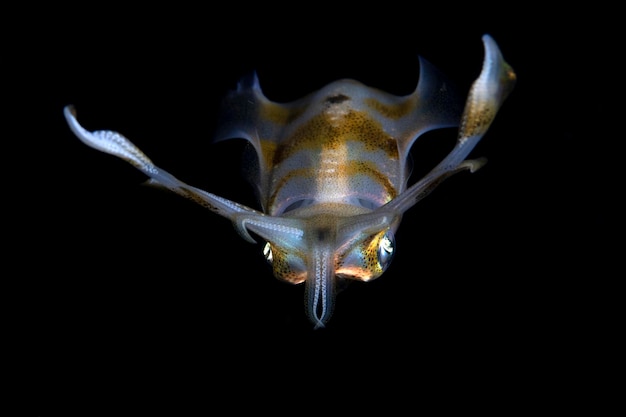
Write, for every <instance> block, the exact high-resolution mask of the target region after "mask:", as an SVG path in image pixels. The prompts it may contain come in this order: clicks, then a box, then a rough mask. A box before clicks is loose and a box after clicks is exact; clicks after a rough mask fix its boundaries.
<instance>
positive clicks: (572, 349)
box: [4, 4, 623, 409]
mask: <svg viewBox="0 0 626 417" xmlns="http://www.w3.org/2000/svg"><path fill="white" fill-rule="evenodd" d="M220 7H224V8H223V9H219V10H211V9H208V10H204V9H200V8H189V9H186V8H184V7H183V6H182V5H181V6H176V7H172V6H168V7H156V6H151V7H150V8H149V9H144V10H142V11H134V10H133V9H130V8H128V9H127V8H120V7H115V6H112V5H105V4H101V5H94V6H92V7H90V8H89V9H80V8H73V7H70V6H69V5H68V6H65V8H60V9H54V10H50V11H49V12H50V13H51V15H50V16H48V15H47V11H45V10H38V11H37V13H36V16H31V15H29V14H28V13H26V14H24V15H20V17H21V18H24V20H25V22H26V23H25V25H24V26H22V27H21V30H20V31H16V32H13V33H12V37H11V38H7V39H12V40H14V41H11V42H8V43H9V45H8V52H10V53H15V57H14V58H11V59H8V60H7V61H6V66H7V67H9V68H10V69H16V70H17V72H16V73H15V74H14V75H13V74H12V76H11V77H7V79H6V80H5V83H6V84H7V89H10V90H12V91H13V92H18V95H17V98H15V99H14V100H11V101H10V102H9V106H10V107H11V110H13V111H15V113H13V112H10V113H8V115H9V118H8V119H7V121H6V122H7V123H8V125H14V126H17V129H16V130H15V131H14V132H13V133H11V135H10V136H9V137H8V140H9V143H10V144H15V145H17V147H16V149H15V150H14V149H13V147H12V146H9V147H7V148H5V152H6V153H5V155H4V156H5V162H6V164H5V166H7V167H10V169H11V171H10V175H7V176H5V179H6V187H7V192H8V193H9V195H10V198H9V199H8V201H9V203H7V206H9V208H14V209H15V211H11V214H10V215H9V216H8V217H7V218H6V229H7V232H6V234H5V236H6V237H7V243H8V248H7V250H5V256H6V259H7V260H8V262H7V265H8V266H9V267H8V268H7V269H6V276H5V279H6V280H7V281H8V282H9V283H10V284H11V287H10V290H9V291H7V292H6V293H5V296H6V297H7V299H8V301H9V302H10V303H7V305H10V306H11V308H10V309H9V312H8V313H7V315H6V316H5V318H6V321H7V324H8V326H7V329H8V330H7V334H9V335H10V337H9V339H10V340H11V342H12V344H14V345H15V346H16V347H17V349H16V354H15V355H16V356H15V361H14V362H15V363H17V364H18V367H19V368H20V372H19V374H20V375H21V376H22V377H24V381H25V382H24V383H23V385H22V384H21V383H18V384H16V386H18V387H24V389H25V390H26V391H28V392H31V391H29V390H30V389H31V388H32V387H36V388H37V390H36V391H32V392H36V394H34V395H33V396H32V397H31V398H30V400H28V401H29V402H28V404H34V405H37V406H40V407H42V409H46V408H49V409H54V408H55V407H65V406H71V405H72V404H71V401H70V398H71V394H68V392H73V393H77V394H76V395H77V396H79V397H81V398H88V399H92V400H91V401H88V402H87V404H88V406H93V407H95V408H98V407H99V404H101V403H102V402H105V403H106V401H103V398H109V399H110V400H111V401H115V400H117V399H119V398H126V397H135V396H136V395H143V394H138V393H139V392H140V391H141V392H143V391H144V390H145V391H146V392H152V393H157V394H158V393H160V392H162V393H163V395H165V396H167V395H166V394H169V395H173V392H180V393H183V395H184V396H185V397H187V398H188V400H189V403H190V404H196V403H197V402H200V403H201V402H202V401H199V400H204V399H205V398H208V397H205V396H210V398H211V401H218V402H223V401H225V400H224V399H223V398H220V396H217V397H216V396H215V395H216V392H217V393H219V392H225V393H244V392H245V393H252V392H254V391H256V390H257V389H259V390H260V389H265V388H263V387H266V386H269V388H270V389H272V390H273V392H274V394H275V395H276V396H277V398H279V399H280V398H287V397H290V396H297V397H298V398H300V399H301V400H302V401H309V400H311V399H313V398H318V399H320V400H321V401H322V404H323V403H324V401H329V399H330V398H333V397H337V396H339V397H341V396H342V395H343V394H339V393H338V392H341V391H336V390H344V389H353V390H354V391H351V392H353V393H357V392H363V393H371V394H372V397H371V398H370V397H368V398H367V399H368V401H370V402H371V403H372V405H384V404H387V405H389V404H388V403H387V402H388V401H391V402H394V403H404V404H407V403H410V402H412V401H413V399H412V398H415V399H416V401H417V397H413V396H416V395H418V393H420V394H419V395H426V396H429V395H430V394H431V393H432V395H433V396H436V397H439V396H441V397H442V398H444V397H446V395H447V393H449V392H455V393H456V392H457V391H456V389H458V390H459V392H466V390H467V392H469V391H471V390H472V389H475V388H476V384H477V381H478V380H480V381H483V382H481V383H480V384H479V385H480V386H481V387H483V388H484V390H485V391H489V392H497V393H498V395H497V396H498V397H499V398H500V399H504V400H505V402H506V403H507V404H508V405H509V406H511V405H515V406H516V407H528V408H529V409H530V408H532V407H533V406H532V405H531V404H534V401H535V400H540V399H542V398H547V397H550V396H553V395H555V394H554V391H555V390H556V388H557V387H562V386H563V384H566V385H567V386H571V387H573V388H577V387H578V385H579V382H580V384H583V383H584V382H583V381H584V380H586V377H583V376H582V375H588V373H591V374H593V373H594V370H595V369H596V366H597V367H599V368H602V367H603V366H604V365H603V364H602V363H603V362H602V360H604V359H605V358H606V356H605V355H603V354H600V353H599V352H604V350H605V348H606V349H610V347H611V346H612V342H611V333H610V332H607V327H608V326H607V324H606V323H607V322H608V321H609V319H611V318H612V317H613V316H614V315H615V312H616V310H617V304H616V303H614V301H613V297H612V295H613V291H614V290H613V286H614V285H615V284H614V282H615V280H616V275H619V272H616V270H614V269H613V268H612V267H610V266H609V262H610V261H611V260H612V258H613V255H614V254H617V249H618V248H619V246H618V243H615V242H614V241H612V240H611V239H612V237H615V238H617V237H619V234H618V232H617V231H615V229H614V228H615V227H616V224H615V223H614V221H613V216H612V214H615V213H616V211H617V210H616V209H615V205H614V199H615V197H614V196H615V195H616V194H617V192H618V191H620V190H621V188H620V189H618V188H617V185H615V184H616V183H617V182H616V181H614V179H615V178H616V177H615V176H613V168H616V165H615V164H614V163H612V162H611V161H613V160H614V157H615V156H616V149H617V145H616V144H615V142H616V141H617V140H618V138H617V137H616V136H615V134H612V133H610V131H609V130H610V129H611V130H612V126H613V125H614V121H615V120H616V121H617V123H619V118H617V119H615V118H612V117H611V116H610V115H609V114H610V113H611V110H612V108H613V104H611V103H612V101H611V100H610V99H609V98H611V97H614V99H616V100H618V101H619V100H621V98H620V97H619V95H617V94H616V93H615V86H616V84H618V83H616V82H615V79H614V78H615V77H616V76H617V74H616V72H619V71H618V70H617V67H616V64H615V63H614V62H613V59H612V58H611V57H612V55H611V49H610V47H609V44H610V43H611V42H612V41H614V40H615V39H616V38H614V36H615V35H613V34H614V33H617V31H616V28H614V27H613V26H612V25H611V23H610V19H609V20H607V19H606V17H607V15H606V13H608V15H609V16H610V12H607V11H605V10H604V11H602V12H601V13H600V12H593V11H590V10H582V9H581V10H575V9H568V10H567V11H562V13H559V14H554V13H553V14H546V12H545V11H542V10H541V9H536V8H530V6H527V8H522V7H521V5H510V6H503V9H494V10H492V11H491V12H489V13H487V12H486V11H485V10H474V9H468V10H454V8H455V7H454V6H450V7H449V10H447V7H443V8H442V9H440V10H430V9H428V8H426V9H423V8H422V7H421V6H420V5H413V6H412V7H411V8H407V7H402V8H398V7H394V6H392V5H389V6H387V5H378V6H377V7H376V9H371V10H370V9H367V8H360V9H356V10H349V11H347V12H346V11H338V10H333V9H322V8H321V7H320V8H319V9H317V8H316V9H315V10H311V8H310V7H307V6H295V5H294V6H290V7H289V8H287V9H279V10H276V11H274V10H273V9H271V8H268V9H266V8H264V7H260V6H259V7H254V8H251V7H250V6H244V5H230V6H226V5H220ZM52 14H54V15H55V17H54V18H52V17H51V16H52ZM26 16H31V17H28V18H27V17H26ZM594 25H595V26H594ZM614 30H615V32H614ZM485 33H489V34H490V35H491V36H492V37H493V38H494V39H495V40H496V42H497V43H498V45H499V47H500V49H501V51H502V53H503V55H504V57H505V59H506V60H507V61H508V62H509V64H511V66H512V67H513V68H514V69H515V71H516V73H517V76H518V82H517V85H516V87H515V90H514V91H513V92H512V94H511V95H510V96H509V98H508V99H507V101H506V102H505V104H504V105H503V107H502V108H501V110H500V113H499V114H498V116H497V118H496V120H495V122H494V123H493V125H492V127H491V128H490V130H489V131H488V133H487V134H486V135H485V137H484V138H483V140H482V141H481V142H480V143H479V145H478V146H477V147H476V149H475V151H474V152H473V153H472V156H477V157H478V156H485V157H487V158H488V160H489V162H488V163H487V165H486V166H485V167H484V168H482V169H481V170H480V171H478V172H476V173H475V174H471V175H470V174H467V173H464V174H459V175H458V176H455V177H452V178H451V179H449V180H448V181H447V182H445V183H444V184H442V185H441V186H440V187H439V188H438V189H436V190H435V192H433V194H431V195H430V196H429V197H428V198H427V199H425V200H423V201H422V202H420V203H419V204H418V205H416V206H415V207H413V208H412V209H411V210H409V211H408V212H407V213H406V214H405V216H404V219H403V222H402V224H401V226H400V229H399V231H398V233H397V254H396V257H395V259H394V261H393V263H392V265H391V267H390V268H389V270H388V271H387V272H386V273H385V274H384V275H383V276H382V277H381V278H379V279H378V280H376V281H373V282H370V283H364V284H361V283H355V284H353V285H352V286H350V287H349V288H348V289H347V290H345V291H344V292H342V293H341V294H339V296H338V298H337V307H336V311H335V314H334V316H333V317H332V319H331V320H330V322H329V323H328V326H327V328H325V329H322V330H313V328H312V325H311V323H309V322H308V320H307V319H306V316H305V312H304V307H303V287H301V286H291V285H288V284H285V283H282V282H279V281H277V280H276V279H275V278H274V277H273V275H272V272H271V270H270V268H269V266H268V265H267V264H266V262H265V260H264V259H263V256H262V253H261V250H262V245H261V244H260V243H259V244H257V245H252V244H249V243H247V242H245V241H244V240H243V239H241V237H240V236H239V235H238V234H237V233H236V231H235V230H234V228H233V227H232V225H231V224H230V223H229V222H228V221H227V220H225V219H223V218H220V217H218V216H217V215H215V214H213V213H211V212H208V211H206V210H204V209H202V208H201V207H199V206H196V205H194V204H193V203H191V202H189V201H187V200H184V199H182V198H180V197H178V196H176V195H173V194H168V193H165V192H160V191H157V190H154V189H150V188H146V187H141V186H140V184H141V183H142V182H143V181H144V179H145V177H144V176H143V175H142V174H141V173H139V172H138V171H136V170H135V169H134V168H132V167H131V166H130V165H128V164H126V163H125V162H123V161H121V160H119V159H117V158H114V157H112V156H109V155H105V154H102V153H99V152H97V151H95V150H93V149H90V148H88V147H86V146H85V145H84V144H82V143H81V142H80V141H79V140H78V139H77V138H76V137H75V136H74V135H73V134H72V133H71V132H70V130H69V128H68V127H67V125H66V123H65V120H64V118H63V114H62V110H63V106H65V105H66V104H74V105H75V106H76V108H77V111H78V118H79V121H80V122H81V123H82V124H83V126H85V127H86V128H87V129H89V130H100V129H107V130H116V131H118V132H120V133H122V134H124V135H125V136H126V137H128V138H129V139H131V140H132V141H133V142H134V143H135V144H136V145H137V146H138V147H139V148H141V149H142V150H143V151H144V152H145V153H146V154H147V155H148V156H149V157H150V158H151V159H152V160H153V161H154V162H155V163H156V164H157V165H158V166H160V167H162V168H164V169H166V170H168V171H169V172H171V173H173V174H174V175H176V176H177V177H178V178H180V179H181V180H183V181H185V182H187V183H189V184H192V185H195V186H197V187H199V188H202V189H205V190H207V191H210V192H213V193H215V194H218V195H220V196H223V197H226V198H229V199H232V200H234V201H237V202H240V203H243V204H247V205H250V206H253V207H256V205H255V204H256V203H255V201H254V200H253V196H252V191H251V189H250V188H248V185H247V184H246V183H245V182H244V180H243V179H242V177H241V175H240V165H241V164H240V151H241V148H242V142H239V141H232V142H224V143H219V144H213V143H211V135H212V132H213V131H214V129H215V127H216V123H217V109H218V106H219V103H220V99H221V97H222V96H223V95H224V94H225V93H226V92H227V91H228V90H230V89H232V88H234V86H235V85H236V82H237V81H238V80H239V79H240V77H242V76H243V75H245V74H247V73H248V72H249V71H252V70H256V71H257V73H258V75H259V78H260V83H261V86H262V88H263V90H264V92H265V94H266V95H267V96H268V97H269V98H270V99H273V100H275V101H289V100H293V99H296V98H299V97H301V96H302V95H304V94H307V93H309V92H311V91H314V90H316V89H319V88H320V87H322V86H323V85H325V84H326V83H328V82H331V81H333V80H336V79H339V78H354V79H357V80H359V81H361V82H363V83H365V84H367V85H370V86H373V87H377V88H380V89H382V90H386V91H388V92H392V93H395V94H408V93H410V92H412V91H413V89H414V88H415V85H416V83H417V81H418V78H419V63H418V56H419V55H421V56H423V57H424V58H426V59H428V60H429V61H430V62H431V63H433V64H434V65H436V66H437V67H438V68H440V69H441V70H442V71H443V72H445V73H446V74H447V75H448V76H449V77H450V78H451V79H452V80H454V81H456V82H457V83H458V85H459V87H460V88H461V89H462V90H467V89H468V88H469V86H470V84H471V82H472V81H473V79H474V78H475V77H476V76H477V75H478V73H479V72H480V68H481V65H482V59H483V46H482V42H481V36H482V35H483V34H485ZM27 35H28V36H30V37H29V38H28V39H29V40H26V41H24V40H23V39H24V38H25V37H26V36H27ZM14 114H15V115H14ZM622 136H623V134H622ZM447 137H448V136H446V135H442V136H439V135H428V136H427V137H425V138H424V141H423V143H420V142H418V144H417V145H416V147H415V149H414V150H415V152H414V158H415V160H416V162H417V164H418V165H417V167H418V168H417V169H419V167H421V166H428V164H433V163H435V162H436V161H437V160H438V159H440V158H441V157H443V155H444V154H445V149H444V148H442V147H441V142H443V141H445V140H449V139H446V138H447ZM437 139H439V142H438V141H437ZM449 143H450V142H449V141H448V142H446V144H449ZM617 242H619V240H617ZM596 361H597V362H596ZM398 379H399V380H405V381H407V382H406V384H404V383H403V384H400V385H397V382H398V381H397V380H398ZM60 380H63V381H65V382H62V383H60V382H59V381H60ZM528 380H530V381H532V383H528V384H530V385H528V384H527V383H523V382H520V381H528ZM307 381H308V382H307ZM394 381H395V382H394ZM451 381H454V382H453V383H452V385H455V386H456V384H459V386H456V389H455V388H453V387H452V386H451V385H449V384H450V383H451ZM455 383H456V384H455ZM270 384H271V385H270ZM390 386H393V387H394V388H393V390H396V389H397V388H400V386H405V387H406V388H407V389H408V391H407V392H404V391H402V390H400V391H395V392H396V394H395V395H396V396H397V399H398V400H400V399H401V400H402V401H398V402H396V401H392V399H391V398H390V397H379V396H378V395H379V394H377V393H378V392H379V391H378V390H380V389H381V387H387V388H389V387H390ZM209 387H219V390H217V391H216V390H215V388H213V390H212V391H211V390H210V388H209ZM59 388H60V391H62V392H63V393H64V394H58V393H57V392H56V391H55V390H56V389H59ZM311 388H314V389H315V390H316V391H317V392H311V391H310V390H311ZM424 390H426V391H424ZM477 391H482V389H478V390H477ZM51 392H54V393H55V394H50V393H51ZM368 395H369V394H368ZM455 395H461V397H463V398H465V397H464V396H463V395H462V394H455ZM609 395H610V392H609ZM470 397H472V398H473V399H470ZM140 398H142V400H138V401H137V402H138V403H139V402H141V403H143V402H146V403H149V404H154V401H156V400H153V399H150V396H149V395H147V396H146V397H140ZM558 398H559V401H569V400H571V399H570V398H569V396H568V394H567V393H562V394H559V395H558ZM577 400H578V401H582V399H581V398H578V399H577ZM264 401H267V402H268V403H272V401H273V400H272V397H271V396H270V397H269V398H268V397H266V398H265V400H264ZM355 401H356V400H355ZM361 401H363V398H361ZM463 401H472V403H473V404H475V405H476V406H484V405H486V404H487V403H488V401H487V400H485V394H484V392H483V393H482V394H480V395H478V396H476V397H474V396H469V395H468V397H467V398H466V399H464V400H463ZM483 401H484V402H483ZM173 402H176V401H173ZM557 402H558V401H557ZM583 402H584V403H591V402H593V401H591V400H589V401H586V400H585V401H583ZM346 403H348V402H346ZM555 403H556V402H555ZM213 404H215V403H213ZM263 404H264V405H267V404H266V403H265V402H264V403H263ZM342 404H343V403H342ZM443 404H448V403H445V402H444V403H443ZM232 405H234V406H237V405H238V404H237V403H235V404H232ZM414 406H415V407H419V405H418V404H415V405H414ZM204 407H206V408H204V409H209V408H210V407H211V406H209V405H206V404H205V406H204ZM276 407H277V406H276ZM471 408H472V407H471V406H468V409H471Z"/></svg>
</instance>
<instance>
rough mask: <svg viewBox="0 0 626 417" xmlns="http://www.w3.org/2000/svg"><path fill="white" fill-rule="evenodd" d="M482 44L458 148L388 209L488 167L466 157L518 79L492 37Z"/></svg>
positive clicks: (405, 204)
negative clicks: (482, 52)
mask: <svg viewBox="0 0 626 417" xmlns="http://www.w3.org/2000/svg"><path fill="white" fill-rule="evenodd" d="M482 41H483V45H484V48H485V58H484V61H483V67H482V70H481V73H480V75H479V76H478V78H477V79H476V80H475V81H474V83H473V84H472V87H471V88H470V91H469V95H468V97H467V100H466V102H465V109H464V110H463V116H462V118H461V124H460V127H459V134H458V137H457V141H456V145H455V146H454V148H453V149H452V151H451V152H450V153H449V154H448V155H447V156H446V157H445V158H444V159H443V160H442V161H441V162H440V163H439V164H438V165H437V166H436V167H434V168H433V169H432V170H431V171H430V172H429V173H428V174H426V175H425V176H424V178H422V179H421V180H419V181H418V182H416V183H415V184H413V185H412V186H411V187H409V188H408V189H407V190H406V191H405V192H404V193H402V195H400V196H399V197H397V198H396V199H394V200H392V201H390V202H389V203H388V204H387V205H386V206H385V208H386V209H390V210H392V211H396V212H404V211H406V210H407V209H409V208H410V207H412V206H413V205H414V204H415V203H417V202H418V201H420V200H421V199H422V198H424V197H425V196H427V195H428V194H429V193H430V192H431V191H432V190H433V189H434V188H435V187H436V186H437V185H439V184H440V183H441V182H442V181H443V180H445V179H446V178H448V177H450V176H451V175H453V174H455V173H457V172H460V171H463V170H466V169H469V170H470V172H474V171H476V170H477V169H479V168H480V167H482V166H483V165H484V164H485V162H486V159H484V158H480V159H475V160H466V159H465V158H466V157H467V156H468V155H469V153H470V152H471V151H472V149H474V147H475V146H476V144H477V143H478V141H480V139H482V137H483V135H484V134H485V133H486V132H487V130H488V129H489V126H491V123H492V122H493V120H494V118H495V117H496V113H497V112H498V110H499V109H500V107H501V106H502V103H504V100H505V99H506V98H507V96H508V95H509V93H510V92H511V90H512V89H513V87H514V85H515V80H516V76H515V72H514V71H513V68H511V66H510V65H509V64H507V62H506V61H505V60H504V58H503V57H502V54H501V53H500V49H499V48H498V45H497V44H496V42H495V41H494V40H493V38H491V36H489V35H483V37H482Z"/></svg>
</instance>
